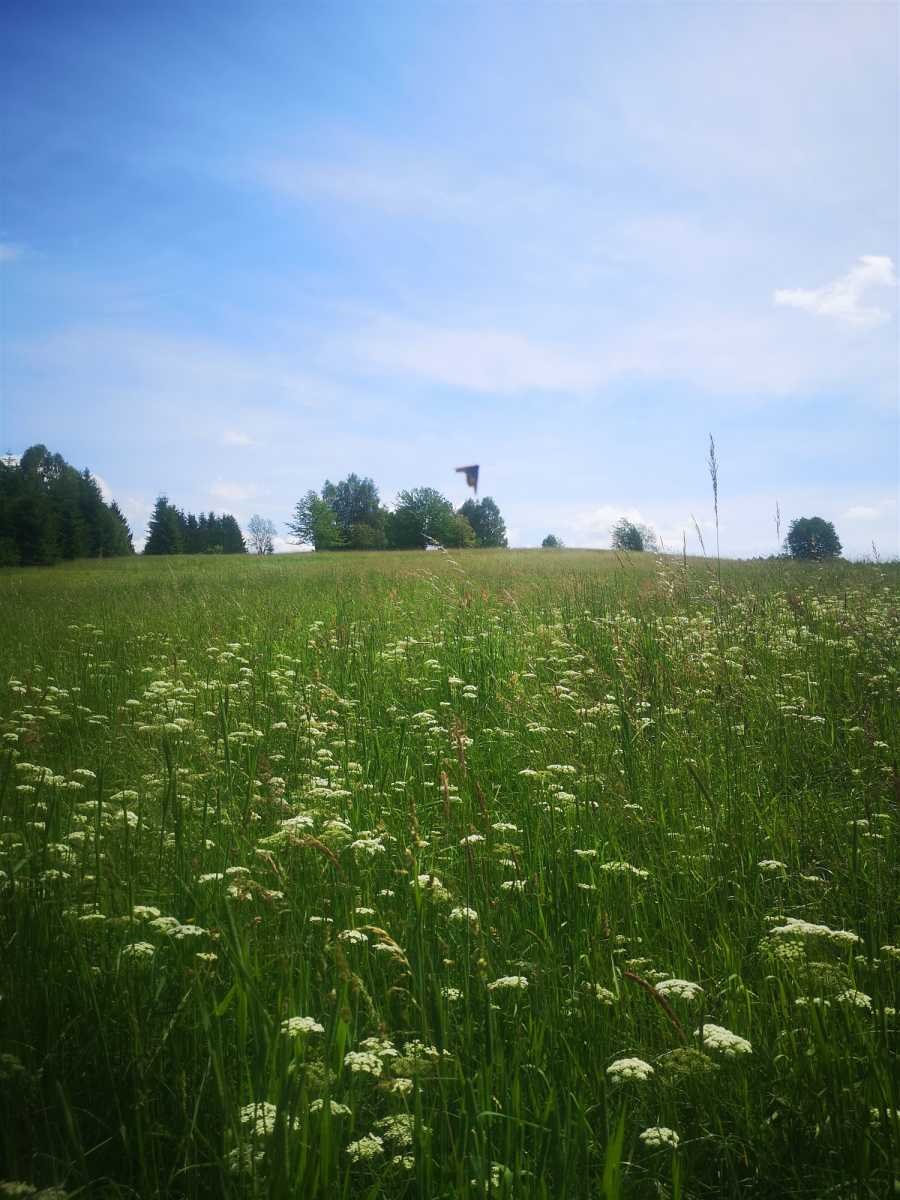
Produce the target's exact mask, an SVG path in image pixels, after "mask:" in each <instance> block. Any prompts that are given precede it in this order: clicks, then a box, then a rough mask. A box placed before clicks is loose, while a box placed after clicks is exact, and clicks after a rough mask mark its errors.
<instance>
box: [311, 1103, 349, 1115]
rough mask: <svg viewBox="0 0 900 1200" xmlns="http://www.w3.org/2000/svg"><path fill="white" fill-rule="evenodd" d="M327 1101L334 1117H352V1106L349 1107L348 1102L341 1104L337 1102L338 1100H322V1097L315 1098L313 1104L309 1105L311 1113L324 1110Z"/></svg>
mask: <svg viewBox="0 0 900 1200" xmlns="http://www.w3.org/2000/svg"><path fill="white" fill-rule="evenodd" d="M326 1103H327V1105H328V1111H329V1112H330V1113H331V1115H332V1116H333V1117H351V1116H353V1110H352V1109H351V1108H349V1107H348V1106H347V1105H346V1104H339V1103H338V1102H337V1100H328V1101H325V1100H321V1099H319V1100H313V1102H312V1104H311V1105H310V1106H309V1111H310V1112H311V1113H317V1112H322V1110H323V1109H324V1108H325V1105H326Z"/></svg>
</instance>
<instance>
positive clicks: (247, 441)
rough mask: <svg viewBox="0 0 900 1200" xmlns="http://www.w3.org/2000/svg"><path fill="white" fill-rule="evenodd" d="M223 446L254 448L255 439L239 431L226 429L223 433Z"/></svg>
mask: <svg viewBox="0 0 900 1200" xmlns="http://www.w3.org/2000/svg"><path fill="white" fill-rule="evenodd" d="M222 445H223V446H252V445H253V438H251V437H249V436H248V435H247V434H246V433H242V432H241V431H240V430H239V429H226V430H224V431H223V433H222Z"/></svg>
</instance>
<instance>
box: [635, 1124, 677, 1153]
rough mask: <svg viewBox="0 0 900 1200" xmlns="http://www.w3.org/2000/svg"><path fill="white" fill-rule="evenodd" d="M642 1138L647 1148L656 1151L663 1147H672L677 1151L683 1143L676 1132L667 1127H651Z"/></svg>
mask: <svg viewBox="0 0 900 1200" xmlns="http://www.w3.org/2000/svg"><path fill="white" fill-rule="evenodd" d="M640 1138H641V1141H642V1142H643V1143H644V1145H645V1146H650V1147H652V1148H653V1149H654V1150H655V1149H659V1148H660V1147H661V1146H671V1147H672V1149H673V1150H675V1149H677V1147H678V1143H679V1142H680V1141H681V1138H679V1136H678V1134H677V1133H676V1132H675V1130H674V1129H668V1128H667V1127H666V1126H665V1125H651V1126H650V1128H649V1129H645V1130H644V1132H643V1133H642V1134H641V1135H640Z"/></svg>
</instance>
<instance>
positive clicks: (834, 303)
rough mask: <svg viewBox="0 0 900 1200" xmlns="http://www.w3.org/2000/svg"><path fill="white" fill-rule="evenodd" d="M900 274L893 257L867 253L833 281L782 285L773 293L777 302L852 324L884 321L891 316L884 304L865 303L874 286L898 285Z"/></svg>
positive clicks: (879, 323) (878, 323)
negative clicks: (811, 285) (812, 285)
mask: <svg viewBox="0 0 900 1200" xmlns="http://www.w3.org/2000/svg"><path fill="white" fill-rule="evenodd" d="M896 285H897V276H896V273H895V271H894V264H893V262H892V260H891V259H890V258H888V257H886V256H885V255H881V254H864V255H863V256H862V258H860V259H859V261H858V262H857V263H856V264H855V265H854V266H853V267H851V268H850V270H849V271H848V272H847V274H846V275H841V276H840V277H839V278H838V279H834V280H832V282H831V283H826V284H823V285H822V286H821V287H818V288H779V289H778V290H777V291H776V292H775V293H774V295H773V300H774V302H775V304H777V305H781V306H783V307H786V308H800V309H803V310H804V311H805V312H810V313H814V314H815V315H816V316H820V317H833V318H835V319H836V320H839V321H845V322H847V324H849V325H881V324H883V323H884V322H885V321H887V320H889V319H890V313H889V312H888V311H887V310H886V309H883V308H877V307H875V306H874V305H867V304H865V303H864V299H865V296H866V293H867V292H868V291H869V290H870V289H871V288H885V287H896Z"/></svg>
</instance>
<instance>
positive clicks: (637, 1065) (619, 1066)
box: [606, 1058, 654, 1083]
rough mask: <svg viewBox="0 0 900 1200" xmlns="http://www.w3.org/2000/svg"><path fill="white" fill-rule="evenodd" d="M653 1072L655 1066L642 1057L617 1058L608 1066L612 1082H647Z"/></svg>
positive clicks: (607, 1072)
mask: <svg viewBox="0 0 900 1200" xmlns="http://www.w3.org/2000/svg"><path fill="white" fill-rule="evenodd" d="M653 1073H654V1072H653V1068H652V1067H651V1066H650V1064H649V1063H648V1062H644V1060H643V1059H642V1058H617V1059H616V1061H615V1062H614V1063H611V1064H610V1065H609V1066H608V1067H607V1068H606V1074H607V1076H608V1077H609V1079H610V1081H611V1082H612V1083H646V1081H647V1080H648V1079H649V1078H650V1077H651V1076H652V1075H653Z"/></svg>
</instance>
